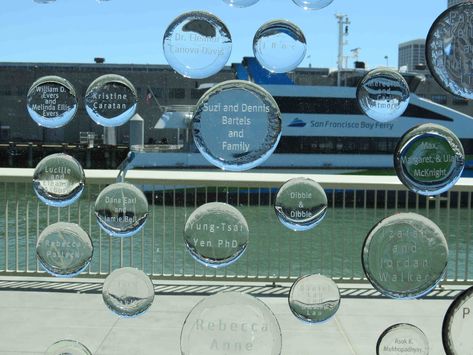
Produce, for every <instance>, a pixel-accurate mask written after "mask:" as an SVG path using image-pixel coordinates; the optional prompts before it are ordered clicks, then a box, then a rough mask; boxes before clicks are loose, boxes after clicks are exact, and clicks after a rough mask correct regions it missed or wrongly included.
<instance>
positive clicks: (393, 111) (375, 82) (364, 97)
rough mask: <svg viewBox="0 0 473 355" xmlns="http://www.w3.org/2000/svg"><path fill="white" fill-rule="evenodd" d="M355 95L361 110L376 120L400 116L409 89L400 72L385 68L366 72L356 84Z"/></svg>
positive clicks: (406, 103)
mask: <svg viewBox="0 0 473 355" xmlns="http://www.w3.org/2000/svg"><path fill="white" fill-rule="evenodd" d="M356 97H357V100H358V104H359V106H360V108H361V110H362V111H363V112H364V113H365V114H366V115H367V116H368V117H370V118H372V119H374V120H376V121H378V122H389V121H392V120H394V119H396V118H398V117H401V116H402V114H403V113H404V111H406V109H407V106H408V105H409V99H410V91H409V86H408V85H407V82H406V80H405V79H404V78H403V77H402V75H401V74H399V73H398V72H395V71H394V70H391V69H387V68H379V69H374V70H372V71H370V72H368V73H367V74H366V75H365V76H364V78H363V79H362V80H361V82H360V83H359V84H358V88H357V91H356Z"/></svg>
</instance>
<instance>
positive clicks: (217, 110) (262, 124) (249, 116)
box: [192, 80, 281, 171]
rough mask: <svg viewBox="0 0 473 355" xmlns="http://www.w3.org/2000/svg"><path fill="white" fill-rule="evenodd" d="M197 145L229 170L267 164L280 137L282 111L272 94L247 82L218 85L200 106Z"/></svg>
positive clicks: (195, 118)
mask: <svg viewBox="0 0 473 355" xmlns="http://www.w3.org/2000/svg"><path fill="white" fill-rule="evenodd" d="M192 130H193V134H194V142H195V144H196V145H197V148H198V149H199V151H200V152H201V153H202V155H203V156H204V158H205V159H207V160H208V161H209V162H210V163H212V164H213V165H215V166H217V167H219V168H221V169H223V170H229V171H244V170H249V169H252V168H254V167H256V166H258V165H260V164H262V163H263V162H264V161H266V160H267V159H268V158H269V157H270V156H271V154H272V153H273V151H274V150H275V149H276V146H277V145H278V143H279V139H280V138H281V112H280V111H279V107H278V105H277V103H276V101H275V100H274V99H273V97H272V96H271V94H270V93H268V92H267V91H266V90H264V89H263V88H261V87H260V86H258V85H256V84H253V83H251V82H248V81H241V80H231V81H225V82H223V83H220V84H217V85H215V86H214V87H213V88H211V89H210V90H208V91H207V92H206V93H205V94H204V95H203V96H202V98H201V99H200V100H199V102H198V103H197V106H196V109H195V112H194V116H193V118H192Z"/></svg>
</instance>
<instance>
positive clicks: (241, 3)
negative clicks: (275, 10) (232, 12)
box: [223, 0, 259, 7]
mask: <svg viewBox="0 0 473 355" xmlns="http://www.w3.org/2000/svg"><path fill="white" fill-rule="evenodd" d="M223 1H224V2H225V3H227V4H228V5H230V6H232V7H248V6H252V5H254V4H256V3H257V2H258V1H259V0H223Z"/></svg>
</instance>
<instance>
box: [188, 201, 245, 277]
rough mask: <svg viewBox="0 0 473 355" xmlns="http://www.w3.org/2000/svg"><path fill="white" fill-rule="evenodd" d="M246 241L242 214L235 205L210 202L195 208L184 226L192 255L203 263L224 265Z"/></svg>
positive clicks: (237, 255)
mask: <svg viewBox="0 0 473 355" xmlns="http://www.w3.org/2000/svg"><path fill="white" fill-rule="evenodd" d="M248 240H249V231H248V224H247V223H246V220H245V217H244V216H243V215H242V214H241V213H240V212H239V211H238V210H237V209H236V208H235V207H232V206H230V205H227V204H225V203H221V202H211V203H207V204H205V205H203V206H200V207H199V208H198V209H196V210H195V211H194V212H193V213H192V214H191V215H190V216H189V218H188V220H187V223H186V226H185V228H184V241H185V243H186V247H187V250H188V251H189V253H190V254H191V255H192V257H193V258H194V259H195V260H197V261H198V262H200V263H201V264H203V265H205V266H210V267H214V268H219V267H224V266H228V265H230V264H232V263H234V262H235V261H237V260H238V259H239V258H240V257H241V256H242V255H243V253H244V252H245V250H246V247H247V245H248Z"/></svg>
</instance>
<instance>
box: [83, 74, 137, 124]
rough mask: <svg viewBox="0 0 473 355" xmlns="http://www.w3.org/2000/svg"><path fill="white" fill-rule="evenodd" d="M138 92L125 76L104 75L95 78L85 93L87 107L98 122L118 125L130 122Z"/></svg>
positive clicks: (88, 111) (90, 114)
mask: <svg viewBox="0 0 473 355" xmlns="http://www.w3.org/2000/svg"><path fill="white" fill-rule="evenodd" d="M137 106H138V94H137V92H136V89H135V87H134V86H133V84H132V83H131V82H130V81H129V80H128V79H127V78H124V77H123V76H120V75H115V74H107V75H103V76H101V77H99V78H97V79H95V80H94V81H93V82H92V83H91V84H90V86H89V87H88V89H87V92H86V94H85V109H86V111H87V113H88V114H89V116H90V118H92V119H93V120H94V121H95V122H96V123H97V124H99V125H101V126H105V127H117V126H121V125H123V124H124V123H126V122H128V120H130V119H131V118H132V117H133V115H134V114H135V112H136V108H137Z"/></svg>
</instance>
